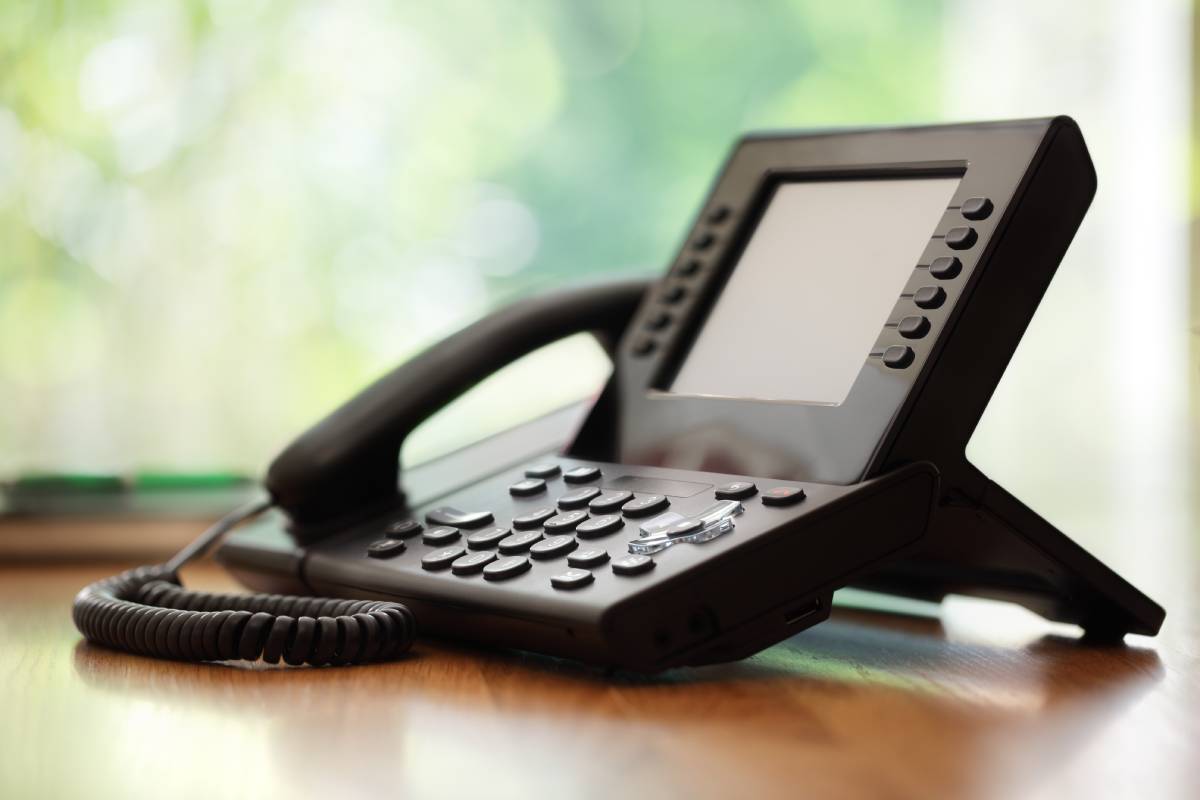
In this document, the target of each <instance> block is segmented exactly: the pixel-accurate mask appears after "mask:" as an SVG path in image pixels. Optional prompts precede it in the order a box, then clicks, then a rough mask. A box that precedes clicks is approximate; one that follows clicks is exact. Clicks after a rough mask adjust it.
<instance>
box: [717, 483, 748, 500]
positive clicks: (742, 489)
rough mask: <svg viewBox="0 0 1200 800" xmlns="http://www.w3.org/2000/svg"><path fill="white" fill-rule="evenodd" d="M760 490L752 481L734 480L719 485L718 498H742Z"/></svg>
mask: <svg viewBox="0 0 1200 800" xmlns="http://www.w3.org/2000/svg"><path fill="white" fill-rule="evenodd" d="M757 491H758V487H757V486H755V485H754V484H753V483H751V482H750V481H733V482H731V483H726V484H724V485H722V486H718V487H717V492H716V494H717V499H718V500H741V499H742V498H743V497H750V496H751V495H753V494H755V493H756V492H757Z"/></svg>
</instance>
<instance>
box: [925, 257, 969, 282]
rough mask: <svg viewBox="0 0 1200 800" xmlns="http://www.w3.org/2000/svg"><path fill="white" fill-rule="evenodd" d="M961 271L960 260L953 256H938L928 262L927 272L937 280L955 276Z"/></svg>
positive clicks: (946, 279)
mask: <svg viewBox="0 0 1200 800" xmlns="http://www.w3.org/2000/svg"><path fill="white" fill-rule="evenodd" d="M960 272H962V262H961V261H959V260H958V259H957V258H955V257H954V256H940V257H938V258H935V259H934V260H933V261H931V262H929V274H930V275H932V276H933V277H935V278H937V279H938V280H939V281H948V280H950V279H951V278H957V277H958V273H960Z"/></svg>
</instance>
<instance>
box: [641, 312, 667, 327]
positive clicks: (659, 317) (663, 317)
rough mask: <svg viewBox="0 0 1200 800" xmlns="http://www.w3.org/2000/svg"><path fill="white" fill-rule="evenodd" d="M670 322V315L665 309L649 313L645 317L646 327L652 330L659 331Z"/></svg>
mask: <svg viewBox="0 0 1200 800" xmlns="http://www.w3.org/2000/svg"><path fill="white" fill-rule="evenodd" d="M670 324H671V315H670V314H668V313H667V312H665V311H659V312H658V313H657V314H651V315H650V316H649V317H648V318H647V319H646V328H647V329H649V330H652V331H661V330H662V329H663V328H665V327H667V326H668V325H670Z"/></svg>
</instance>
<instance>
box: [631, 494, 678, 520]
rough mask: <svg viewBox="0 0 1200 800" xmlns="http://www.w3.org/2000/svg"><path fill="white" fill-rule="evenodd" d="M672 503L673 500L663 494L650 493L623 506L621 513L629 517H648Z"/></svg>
mask: <svg viewBox="0 0 1200 800" xmlns="http://www.w3.org/2000/svg"><path fill="white" fill-rule="evenodd" d="M670 504H671V501H669V500H667V498H665V497H663V496H662V495H661V494H648V495H645V496H644V497H637V498H634V499H633V500H630V501H629V502H628V503H626V504H625V505H623V506H621V513H623V514H624V515H625V516H627V517H648V516H650V515H651V514H654V513H657V512H659V511H661V510H663V509H664V508H666V507H667V506H669V505H670Z"/></svg>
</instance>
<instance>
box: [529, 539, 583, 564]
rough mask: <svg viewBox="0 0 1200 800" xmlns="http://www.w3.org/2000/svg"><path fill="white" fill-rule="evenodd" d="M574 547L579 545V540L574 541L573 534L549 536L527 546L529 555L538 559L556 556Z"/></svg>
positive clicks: (562, 554) (564, 553)
mask: <svg viewBox="0 0 1200 800" xmlns="http://www.w3.org/2000/svg"><path fill="white" fill-rule="evenodd" d="M576 547H579V542H577V541H575V537H574V536H551V537H550V538H549V539H543V540H542V541H540V542H538V543H537V544H535V545H534V546H533V547H531V548H529V555H531V556H533V557H534V558H539V559H546V558H558V557H559V556H565V555H566V554H567V553H569V552H571V551H572V550H574V549H575V548H576Z"/></svg>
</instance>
